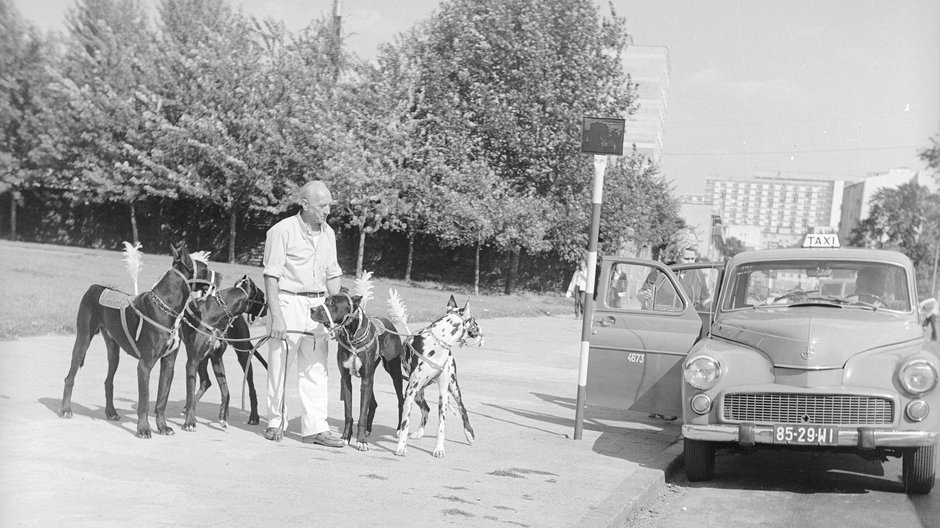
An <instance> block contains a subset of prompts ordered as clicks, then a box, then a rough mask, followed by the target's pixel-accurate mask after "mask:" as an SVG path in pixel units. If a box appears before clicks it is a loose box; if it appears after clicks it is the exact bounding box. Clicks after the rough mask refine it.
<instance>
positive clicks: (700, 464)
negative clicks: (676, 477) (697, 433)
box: [684, 438, 715, 482]
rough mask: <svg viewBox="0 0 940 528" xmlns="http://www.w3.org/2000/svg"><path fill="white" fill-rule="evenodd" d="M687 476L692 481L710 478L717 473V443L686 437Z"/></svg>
mask: <svg viewBox="0 0 940 528" xmlns="http://www.w3.org/2000/svg"><path fill="white" fill-rule="evenodd" d="M684 450H685V476H686V478H688V479H689V480H690V481H691V482H699V481H703V480H710V479H711V478H712V476H713V475H714V474H715V444H713V443H712V442H707V441H704V440H690V439H688V438H685V439H684Z"/></svg>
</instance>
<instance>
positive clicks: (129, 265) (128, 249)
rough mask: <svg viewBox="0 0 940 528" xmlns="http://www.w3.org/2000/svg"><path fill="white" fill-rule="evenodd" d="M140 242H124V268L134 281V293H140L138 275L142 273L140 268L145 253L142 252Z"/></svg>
mask: <svg viewBox="0 0 940 528" xmlns="http://www.w3.org/2000/svg"><path fill="white" fill-rule="evenodd" d="M140 248H141V245H140V242H135V243H134V244H131V243H130V242H127V241H125V242H124V269H126V270H127V273H128V274H129V275H130V276H131V280H133V281H134V295H137V294H138V293H140V291H138V289H137V276H138V275H139V274H140V268H141V267H143V259H142V257H143V253H141V252H140Z"/></svg>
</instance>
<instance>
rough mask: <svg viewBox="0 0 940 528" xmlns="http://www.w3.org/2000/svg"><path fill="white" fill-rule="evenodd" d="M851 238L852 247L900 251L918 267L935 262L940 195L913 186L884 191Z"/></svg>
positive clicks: (939, 228)
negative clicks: (934, 253) (934, 251)
mask: <svg viewBox="0 0 940 528" xmlns="http://www.w3.org/2000/svg"><path fill="white" fill-rule="evenodd" d="M851 236H852V239H851V241H850V243H851V244H852V245H855V246H863V247H874V248H879V249H893V250H896V251H900V252H902V253H904V254H905V255H907V256H908V257H910V259H911V261H913V262H914V265H915V266H920V265H921V263H925V262H928V261H931V262H932V259H933V249H934V248H935V247H936V245H937V241H938V240H940V195H937V194H935V193H931V192H930V190H929V189H928V188H927V187H925V186H923V185H918V184H917V183H914V182H909V183H905V184H904V185H901V186H900V187H898V188H896V189H890V188H885V189H881V190H879V191H878V192H876V193H875V195H874V196H873V197H872V200H871V204H870V205H869V210H868V217H867V218H865V219H864V220H862V221H861V222H859V224H858V226H856V228H855V229H854V230H852V234H851Z"/></svg>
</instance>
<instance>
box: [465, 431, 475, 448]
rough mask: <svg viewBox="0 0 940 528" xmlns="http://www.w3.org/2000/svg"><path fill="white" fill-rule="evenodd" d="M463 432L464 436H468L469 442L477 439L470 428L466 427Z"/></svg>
mask: <svg viewBox="0 0 940 528" xmlns="http://www.w3.org/2000/svg"><path fill="white" fill-rule="evenodd" d="M463 434H464V436H466V437H467V443H470V444H472V443H473V441H474V440H475V439H476V437H474V436H473V431H471V430H469V429H465V430H464V432H463Z"/></svg>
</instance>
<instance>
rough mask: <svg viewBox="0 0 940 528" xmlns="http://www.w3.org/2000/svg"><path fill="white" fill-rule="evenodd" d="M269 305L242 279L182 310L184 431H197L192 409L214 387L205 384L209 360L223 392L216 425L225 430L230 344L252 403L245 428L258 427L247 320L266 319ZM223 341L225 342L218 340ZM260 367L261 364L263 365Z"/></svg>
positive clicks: (250, 284) (194, 411) (251, 283)
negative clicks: (224, 360) (224, 361)
mask: <svg viewBox="0 0 940 528" xmlns="http://www.w3.org/2000/svg"><path fill="white" fill-rule="evenodd" d="M267 311H268V305H267V304H265V299H264V291H262V290H261V289H260V288H258V286H257V285H255V283H254V281H252V280H251V279H249V278H248V276H247V275H246V276H244V277H242V278H241V279H239V280H238V281H237V282H236V283H235V286H234V287H231V288H226V289H224V290H220V291H217V292H215V293H213V294H212V295H209V296H208V297H206V298H204V299H198V300H196V301H195V302H193V303H190V304H189V305H188V306H187V307H186V319H185V320H184V324H183V326H182V327H181V329H182V331H183V344H185V345H186V419H185V421H184V422H183V430H184V431H195V430H196V405H197V404H199V399H200V398H202V395H203V394H205V392H206V390H207V389H208V388H209V387H211V386H212V382H211V381H210V380H209V371H208V363H209V361H210V360H211V361H212V370H213V372H214V373H215V379H216V381H218V382H219V390H220V391H221V392H222V403H221V405H220V407H219V422H220V424H221V425H222V428H223V429H225V428H226V427H227V426H228V408H229V398H230V395H229V390H228V383H226V379H225V366H224V365H223V364H222V354H223V353H224V352H225V349H226V348H227V347H228V344H229V342H230V343H231V345H232V348H234V349H235V352H236V353H237V354H238V362H239V363H240V364H241V366H242V369H243V370H244V371H245V375H246V376H247V378H248V380H247V381H248V391H249V397H250V399H251V414H250V415H249V416H248V424H249V425H256V424H257V423H258V394H257V392H256V391H255V382H254V378H253V377H252V375H251V370H250V366H251V363H250V361H251V353H252V351H253V347H252V345H251V342H250V341H248V338H249V337H250V335H249V333H248V323H247V322H246V321H245V317H244V315H247V316H248V317H249V319H250V320H254V319H255V318H258V317H264V316H265V314H267ZM223 336H224V339H222V338H223ZM262 363H263V360H262ZM197 369H198V371H199V391H198V392H196V371H197Z"/></svg>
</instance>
